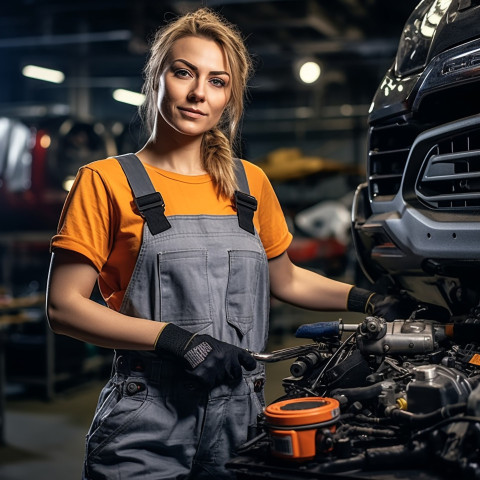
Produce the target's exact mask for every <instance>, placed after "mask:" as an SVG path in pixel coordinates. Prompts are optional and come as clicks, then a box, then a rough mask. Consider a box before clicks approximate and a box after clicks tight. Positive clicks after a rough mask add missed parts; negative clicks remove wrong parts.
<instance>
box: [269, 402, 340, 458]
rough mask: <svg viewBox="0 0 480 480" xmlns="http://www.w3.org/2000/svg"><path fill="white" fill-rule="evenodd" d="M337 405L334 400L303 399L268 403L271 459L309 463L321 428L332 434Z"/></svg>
mask: <svg viewBox="0 0 480 480" xmlns="http://www.w3.org/2000/svg"><path fill="white" fill-rule="evenodd" d="M339 416H340V405H339V403H338V401H337V400H335V399H334V398H326V397H305V398H293V399H289V400H283V401H281V402H277V403H272V404H271V405H269V406H268V407H267V408H266V409H265V417H266V424H267V428H268V431H269V436H270V439H271V441H272V447H271V448H272V455H274V456H276V457H280V458H288V459H292V460H310V459H312V458H314V457H315V454H316V453H317V443H318V442H319V435H320V436H321V433H320V432H321V431H324V429H325V428H328V430H329V431H330V432H332V433H334V432H335V424H336V422H337V420H338V417H339Z"/></svg>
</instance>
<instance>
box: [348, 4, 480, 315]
mask: <svg viewBox="0 0 480 480" xmlns="http://www.w3.org/2000/svg"><path fill="white" fill-rule="evenodd" d="M479 24H480V2H478V1H463V0H452V1H448V0H447V1H444V0H442V1H440V0H438V1H437V0H425V1H422V2H420V4H419V5H418V6H417V8H416V9H415V10H414V12H413V13H412V14H411V16H410V18H409V19H408V21H407V23H406V25H405V28H404V30H403V33H402V36H401V39H400V43H399V47H398V52H397V55H396V58H395V61H394V63H393V65H392V67H391V68H390V69H389V70H388V72H387V73H386V75H385V77H384V78H383V80H382V82H381V84H380V86H379V87H378V90H377V92H376V94H375V96H374V99H373V101H372V104H371V107H370V114H369V131H368V158H367V179H366V182H365V183H363V184H362V185H360V186H359V187H358V189H357V191H356V194H355V199H354V205H353V211H352V220H353V237H354V243H355V249H356V252H357V256H358V258H359V263H360V265H361V267H362V270H363V272H364V273H365V275H366V277H367V278H368V279H369V280H370V281H371V282H373V283H375V284H377V285H378V286H379V288H385V289H388V290H392V291H399V290H405V291H407V292H408V293H409V294H411V295H412V296H414V297H415V298H418V299H419V300H421V301H424V302H430V303H434V304H437V305H441V306H443V307H446V308H448V309H449V310H450V312H451V314H452V315H454V316H456V315H460V316H461V315H467V314H469V312H470V311H471V309H472V308H475V307H477V305H478V304H479V300H480V281H479V280H478V271H479V267H480V223H479V222H480V96H479V95H478V91H479V88H480V29H479V28H478V25H479Z"/></svg>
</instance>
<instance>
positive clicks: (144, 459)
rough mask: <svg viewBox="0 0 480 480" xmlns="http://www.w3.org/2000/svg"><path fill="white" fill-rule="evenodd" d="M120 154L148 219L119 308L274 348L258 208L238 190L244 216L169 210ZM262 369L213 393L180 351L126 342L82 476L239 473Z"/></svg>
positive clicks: (137, 167)
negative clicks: (234, 467) (238, 457)
mask: <svg viewBox="0 0 480 480" xmlns="http://www.w3.org/2000/svg"><path fill="white" fill-rule="evenodd" d="M117 158H118V160H119V162H120V164H121V165H122V167H123V169H124V171H125V174H126V175H127V178H128V181H129V183H130V186H131V188H132V191H133V193H134V197H135V203H136V205H137V208H138V209H139V210H140V211H141V212H142V215H143V216H144V218H145V221H146V224H145V226H144V229H143V240H142V245H141V249H140V252H139V255H138V259H137V262H136V265H135V268H134V272H133V274H132V277H131V280H130V283H129V285H128V288H127V290H126V293H125V298H124V300H123V303H122V307H121V312H122V313H124V314H127V315H131V316H136V317H141V318H148V319H151V320H155V321H160V320H162V321H167V322H173V323H175V324H177V325H179V326H180V327H183V328H185V329H187V330H189V331H191V332H201V333H206V334H209V335H212V336H213V337H215V338H217V339H219V340H223V341H225V342H228V343H232V344H235V345H237V346H239V347H243V348H248V349H250V350H253V351H262V350H264V347H265V343H266V337H267V333H268V313H269V282H268V265H267V259H266V255H265V251H264V248H263V246H262V243H261V241H260V239H259V237H258V234H257V232H256V231H254V228H253V223H252V221H251V219H252V218H253V210H250V212H249V211H248V208H247V209H245V208H244V205H243V204H242V205H240V204H239V202H238V198H237V210H238V212H239V213H240V212H241V211H242V212H243V213H244V214H245V215H238V216H237V215H229V216H215V215H199V216H196V215H176V216H170V217H168V219H167V218H166V217H165V216H164V214H163V212H164V205H163V200H162V199H161V195H160V194H159V193H158V192H155V190H154V188H153V185H152V183H151V181H150V179H149V177H148V174H147V173H146V170H145V169H144V167H143V165H142V164H141V162H140V161H139V160H138V158H137V157H136V156H135V155H132V154H128V155H122V156H120V157H117ZM236 171H237V181H238V184H239V187H240V189H241V190H242V191H243V192H248V191H249V190H248V182H247V179H246V175H245V172H244V169H243V165H242V164H241V162H240V161H236ZM246 197H248V195H246ZM250 198H253V197H250ZM194 200H195V199H192V201H194ZM249 217H250V218H249ZM147 226H148V228H146V227H147ZM152 231H153V232H154V233H152ZM264 378H265V374H264V369H263V366H261V365H258V367H257V368H256V370H255V371H253V372H246V371H244V378H243V381H242V382H241V383H240V384H239V385H238V386H236V387H233V388H232V387H229V386H226V385H221V386H219V387H216V388H214V389H213V390H211V391H208V390H207V389H205V388H204V387H203V386H202V385H200V384H199V383H197V382H196V381H195V380H193V379H192V377H190V376H189V375H188V374H187V373H186V372H185V371H184V369H183V367H182V365H180V364H179V361H178V360H175V359H173V358H167V357H163V358H160V357H158V356H157V355H154V354H153V353H150V352H134V351H117V352H116V355H115V364H114V371H113V374H112V377H111V379H110V380H109V382H108V383H107V385H106V386H105V388H104V389H103V390H102V392H101V394H100V398H99V402H98V406H97V410H96V413H95V417H94V419H93V422H92V426H91V427H90V431H89V433H88V435H87V451H86V461H85V470H84V478H86V479H89V480H98V479H108V480H116V479H118V480H120V479H128V480H130V479H132V480H133V479H135V480H137V479H142V480H160V479H187V478H188V479H191V480H197V479H203V478H210V479H213V478H215V479H221V478H230V477H229V473H228V472H227V470H226V469H225V467H224V464H225V462H226V461H227V460H228V459H229V458H231V456H232V455H233V454H234V452H235V449H236V448H237V447H238V446H239V445H240V444H241V443H243V442H244V441H245V440H246V437H247V429H248V425H250V424H253V423H255V420H256V416H257V414H258V413H259V412H260V411H261V410H262V408H263V406H264V400H263V384H264Z"/></svg>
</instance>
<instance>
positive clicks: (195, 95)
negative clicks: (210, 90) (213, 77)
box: [188, 80, 205, 102]
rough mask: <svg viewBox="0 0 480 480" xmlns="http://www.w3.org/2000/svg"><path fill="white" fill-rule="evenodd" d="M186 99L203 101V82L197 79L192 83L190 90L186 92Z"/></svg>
mask: <svg viewBox="0 0 480 480" xmlns="http://www.w3.org/2000/svg"><path fill="white" fill-rule="evenodd" d="M188 99H189V100H190V101H195V102H203V101H204V100H205V88H204V85H203V82H200V81H199V80H197V81H196V82H194V84H193V85H192V90H191V91H190V92H189V94H188Z"/></svg>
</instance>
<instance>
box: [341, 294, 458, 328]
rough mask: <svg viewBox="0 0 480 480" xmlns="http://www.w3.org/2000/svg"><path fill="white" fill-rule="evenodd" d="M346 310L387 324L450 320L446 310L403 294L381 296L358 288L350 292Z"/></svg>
mask: <svg viewBox="0 0 480 480" xmlns="http://www.w3.org/2000/svg"><path fill="white" fill-rule="evenodd" d="M347 309H348V310H350V311H351V312H362V313H365V314H367V315H374V316H376V317H381V318H384V319H385V320H386V321H387V322H392V321H393V320H407V319H410V318H411V319H414V318H418V319H424V320H437V321H442V322H446V321H448V319H449V318H450V313H449V312H448V310H447V309H446V308H443V307H441V306H439V305H433V304H431V303H424V302H419V301H418V300H415V299H414V298H413V297H411V296H410V295H408V294H407V293H405V292H402V293H400V294H399V295H382V294H380V293H376V292H371V291H369V290H364V289H363V288H358V287H353V288H352V289H351V290H350V292H349V294H348V301H347Z"/></svg>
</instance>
